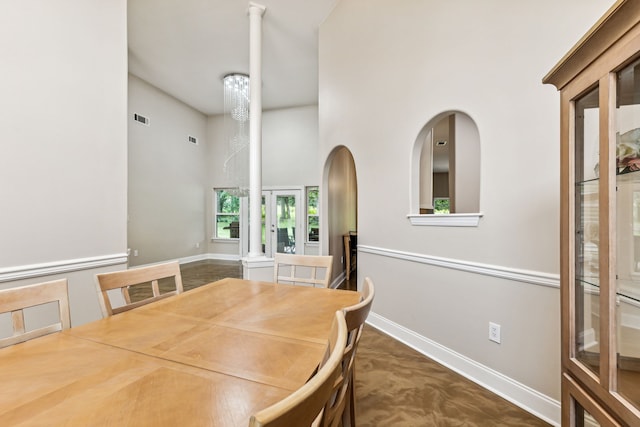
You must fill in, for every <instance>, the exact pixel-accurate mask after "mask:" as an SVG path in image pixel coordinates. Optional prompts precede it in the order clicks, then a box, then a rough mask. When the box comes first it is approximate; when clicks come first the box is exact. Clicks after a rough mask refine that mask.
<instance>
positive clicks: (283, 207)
mask: <svg viewBox="0 0 640 427" xmlns="http://www.w3.org/2000/svg"><path fill="white" fill-rule="evenodd" d="M303 215H304V213H303ZM276 227H277V229H276V231H277V232H276V239H277V249H276V250H277V251H278V252H280V253H289V254H294V253H296V237H295V236H296V198H295V196H293V195H284V196H276Z"/></svg>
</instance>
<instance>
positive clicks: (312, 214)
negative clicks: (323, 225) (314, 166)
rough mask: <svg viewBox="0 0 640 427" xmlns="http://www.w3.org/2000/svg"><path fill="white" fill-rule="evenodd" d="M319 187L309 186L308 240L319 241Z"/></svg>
mask: <svg viewBox="0 0 640 427" xmlns="http://www.w3.org/2000/svg"><path fill="white" fill-rule="evenodd" d="M319 231H320V217H319V216H318V187H307V241H308V242H317V241H318V240H319V236H320V233H319Z"/></svg>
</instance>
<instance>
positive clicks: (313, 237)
mask: <svg viewBox="0 0 640 427" xmlns="http://www.w3.org/2000/svg"><path fill="white" fill-rule="evenodd" d="M308 220H309V222H308V223H307V230H309V241H310V242H317V241H318V230H319V229H320V219H319V218H318V217H317V216H309V217H308Z"/></svg>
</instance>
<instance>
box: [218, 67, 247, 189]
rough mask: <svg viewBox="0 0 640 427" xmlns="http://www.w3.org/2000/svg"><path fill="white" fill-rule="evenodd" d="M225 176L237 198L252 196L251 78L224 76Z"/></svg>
mask: <svg viewBox="0 0 640 427" xmlns="http://www.w3.org/2000/svg"><path fill="white" fill-rule="evenodd" d="M223 82H224V132H225V138H226V141H227V153H226V158H225V161H224V172H225V175H226V177H227V180H228V182H229V184H230V185H231V186H233V187H234V189H233V190H231V192H232V193H233V194H235V195H237V196H246V195H248V194H249V76H247V75H246V74H227V75H226V76H224V79H223Z"/></svg>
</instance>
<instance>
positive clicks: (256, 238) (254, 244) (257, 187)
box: [249, 3, 265, 258]
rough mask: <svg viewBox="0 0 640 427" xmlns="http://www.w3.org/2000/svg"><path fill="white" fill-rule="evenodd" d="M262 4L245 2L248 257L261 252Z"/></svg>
mask: <svg viewBox="0 0 640 427" xmlns="http://www.w3.org/2000/svg"><path fill="white" fill-rule="evenodd" d="M264 12H265V7H264V6H261V5H259V4H255V3H249V79H250V80H249V87H250V93H251V98H250V101H249V205H250V210H249V229H250V234H249V258H256V257H260V256H263V255H264V254H263V252H262V16H263V15H264Z"/></svg>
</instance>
